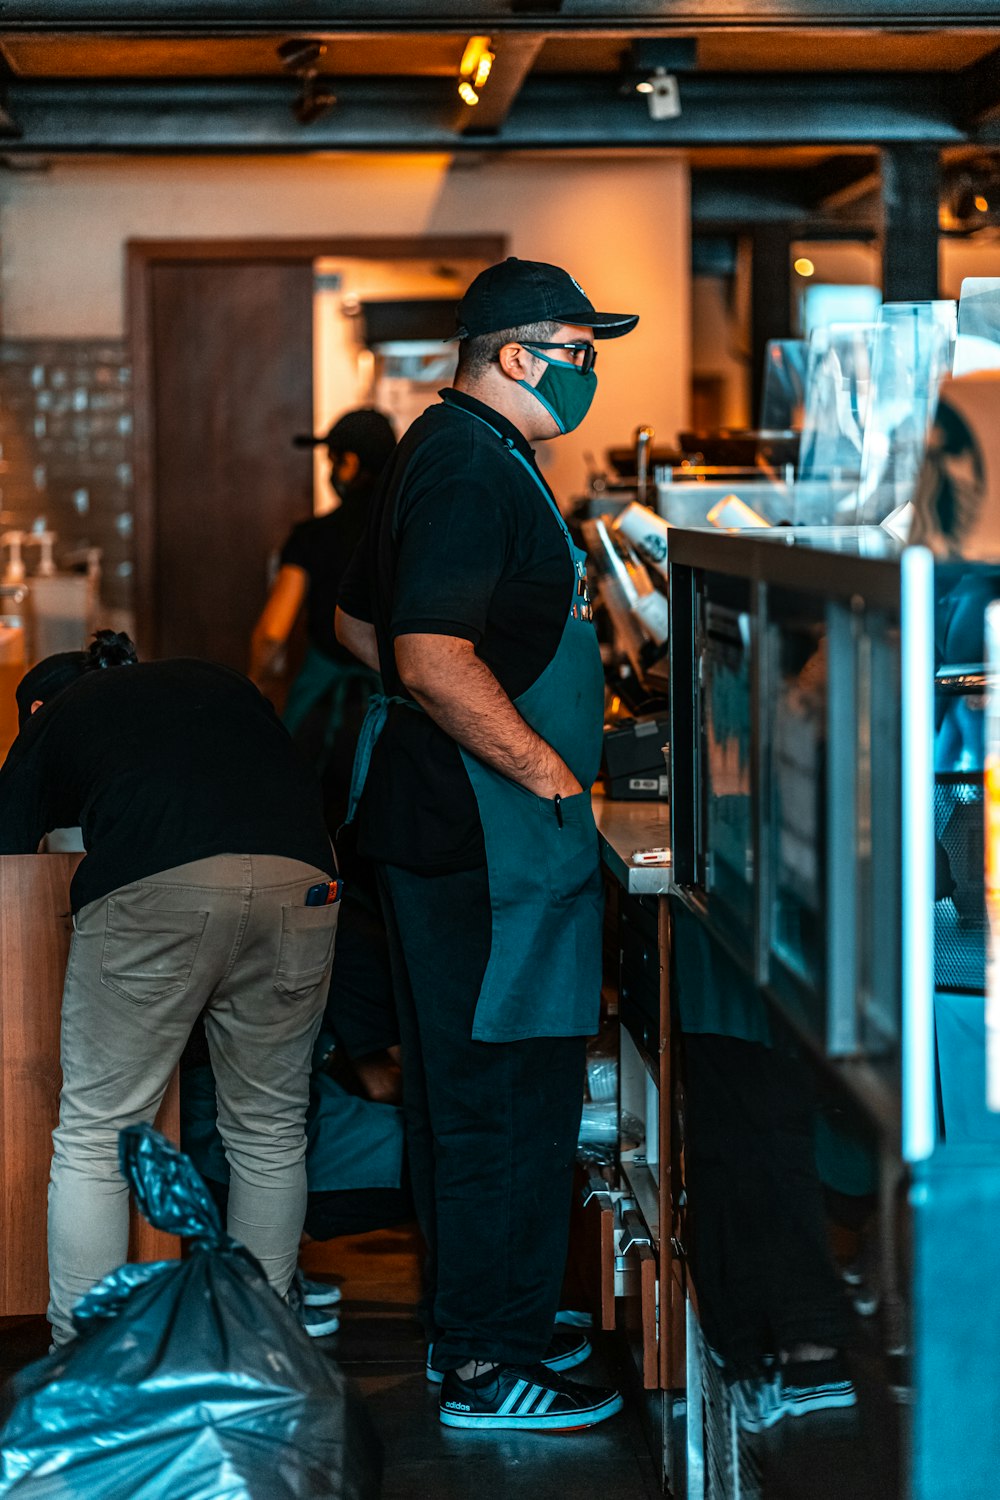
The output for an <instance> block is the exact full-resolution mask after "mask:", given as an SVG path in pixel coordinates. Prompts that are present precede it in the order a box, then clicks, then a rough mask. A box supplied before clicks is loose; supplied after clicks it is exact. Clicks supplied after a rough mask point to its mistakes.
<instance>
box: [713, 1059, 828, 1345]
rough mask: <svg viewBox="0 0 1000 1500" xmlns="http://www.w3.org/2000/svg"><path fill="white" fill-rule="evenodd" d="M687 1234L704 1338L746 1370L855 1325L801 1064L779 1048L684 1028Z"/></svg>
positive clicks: (806, 1074) (807, 1080) (824, 1340)
mask: <svg viewBox="0 0 1000 1500" xmlns="http://www.w3.org/2000/svg"><path fill="white" fill-rule="evenodd" d="M684 1072H685V1142H684V1162H685V1181H686V1186H687V1190H688V1202H689V1210H688V1212H689V1224H688V1231H689V1232H688V1238H689V1249H690V1254H691V1264H692V1269H693V1271H694V1277H695V1284H696V1286H697V1288H698V1303H699V1308H700V1313H701V1322H702V1327H703V1328H704V1330H705V1337H706V1338H707V1339H708V1342H709V1343H710V1344H711V1345H712V1347H713V1348H714V1349H717V1350H718V1352H719V1353H720V1354H722V1355H723V1356H724V1358H725V1359H726V1361H727V1362H728V1363H729V1364H730V1365H731V1366H732V1368H733V1369H734V1370H736V1371H738V1372H740V1373H749V1372H751V1371H752V1370H753V1369H754V1368H756V1367H757V1365H758V1363H759V1360H760V1357H761V1356H762V1355H764V1354H777V1353H779V1352H780V1351H781V1350H787V1349H790V1348H792V1347H793V1346H794V1345H795V1344H800V1343H814V1344H829V1345H833V1346H834V1347H837V1348H842V1347H843V1345H844V1344H845V1342H846V1341H847V1338H848V1335H849V1332H850V1322H849V1316H848V1311H847V1304H846V1302H845V1300H844V1296H843V1294H842V1291H841V1287H840V1283H839V1280H838V1277H837V1274H836V1271H835V1270H834V1266H833V1260H832V1257H831V1254H830V1249H829V1244H828V1241H827V1235H826V1227H825V1222H824V1215H823V1198H822V1188H821V1185H820V1180H819V1173H818V1172H817V1169H816V1155H815V1129H814V1119H815V1109H814V1102H813V1097H812V1089H811V1086H810V1078H809V1072H808V1068H807V1066H806V1064H805V1063H804V1062H803V1061H801V1060H800V1059H799V1058H797V1057H795V1056H794V1055H792V1054H791V1053H790V1052H788V1051H786V1050H785V1049H783V1048H781V1047H778V1046H775V1048H774V1049H773V1050H772V1049H770V1048H767V1047H763V1046H761V1045H760V1044H759V1043H757V1042H744V1041H739V1040H737V1039H735V1038H733V1037H725V1036H685V1037H684Z"/></svg>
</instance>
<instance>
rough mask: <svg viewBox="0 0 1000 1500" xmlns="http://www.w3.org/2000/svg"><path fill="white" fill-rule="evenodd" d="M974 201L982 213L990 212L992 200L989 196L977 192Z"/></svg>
mask: <svg viewBox="0 0 1000 1500" xmlns="http://www.w3.org/2000/svg"><path fill="white" fill-rule="evenodd" d="M973 201H974V202H975V205H976V207H977V208H978V210H979V212H980V213H981V214H988V213H989V211H990V201H989V199H988V198H984V197H983V195H982V193H977V194H976V196H975V199H974V200H973Z"/></svg>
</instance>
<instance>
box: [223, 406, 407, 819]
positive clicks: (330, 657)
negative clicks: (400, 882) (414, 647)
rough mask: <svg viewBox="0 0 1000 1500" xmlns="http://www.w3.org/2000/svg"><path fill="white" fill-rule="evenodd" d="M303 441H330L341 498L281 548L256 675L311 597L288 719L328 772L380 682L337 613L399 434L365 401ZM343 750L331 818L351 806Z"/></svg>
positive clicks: (253, 656)
mask: <svg viewBox="0 0 1000 1500" xmlns="http://www.w3.org/2000/svg"><path fill="white" fill-rule="evenodd" d="M295 441H296V443H297V444H298V445H299V446H303V447H325V448H326V450H327V453H328V454H329V458H330V486H331V488H332V489H333V491H334V492H335V494H336V495H337V496H338V498H339V500H340V504H339V505H338V506H337V508H336V509H335V510H332V511H329V512H328V513H327V514H325V515H321V516H313V517H310V519H309V520H307V521H302V522H300V523H299V524H298V525H297V526H295V527H293V528H292V531H291V533H290V535H289V537H288V539H287V541H286V542H285V545H284V547H283V548H282V549H281V566H280V569H279V571H278V576H277V578H276V579H275V581H274V586H273V587H272V589H271V594H270V597H269V598H268V601H267V603H266V604H265V606H264V609H263V611H262V613H261V616H260V619H259V620H258V621H257V624H256V626H255V627H254V632H253V636H252V638H251V646H250V677H251V678H252V680H253V681H254V682H255V683H256V684H257V686H258V687H260V688H263V687H264V686H265V684H266V682H267V680H268V678H269V677H270V676H271V674H272V673H273V671H274V667H275V664H276V662H277V661H278V659H279V657H280V654H281V651H282V650H283V648H284V646H285V644H286V643H287V641H288V638H289V636H290V635H291V632H292V627H293V626H294V624H295V621H296V619H297V618H298V615H299V611H300V610H301V609H302V607H303V605H305V610H306V632H307V636H308V642H309V645H308V651H307V654H306V658H305V661H304V662H303V664H302V668H301V670H300V671H299V672H298V673H297V675H296V677H295V681H294V682H293V683H292V685H291V687H290V689H289V693H288V701H287V703H286V705H285V711H284V714H283V719H284V722H285V726H286V728H287V729H288V730H289V733H291V734H292V735H293V737H294V738H295V739H296V740H297V741H298V742H299V744H300V746H301V748H302V749H303V750H304V751H305V753H306V754H308V755H309V756H310V758H311V759H312V760H313V761H314V762H315V763H316V764H317V767H318V769H319V770H320V771H321V772H322V771H323V770H324V769H326V767H327V765H328V763H329V761H330V760H331V757H332V756H335V755H336V747H335V741H336V740H337V737H338V730H339V729H340V727H341V725H342V724H344V723H345V721H347V720H349V719H350V717H351V714H352V712H354V713H355V717H356V719H357V722H358V723H360V717H361V715H362V714H363V713H364V708H365V704H366V702H367V694H368V692H369V691H370V690H371V688H373V687H377V686H378V683H377V679H376V677H375V675H374V674H373V673H371V672H369V671H368V670H367V669H364V668H359V666H358V662H357V660H356V658H355V657H354V656H352V655H351V653H350V652H349V651H345V650H344V648H343V646H341V645H340V644H339V643H338V641H337V637H336V633H335V631H334V613H335V610H336V606H337V595H338V593H339V591H340V582H341V579H342V578H343V576H344V571H345V569H346V567H347V564H348V562H349V560H350V557H351V554H352V552H353V551H354V549H355V547H356V546H357V544H358V540H359V538H360V537H361V534H362V532H363V531H364V528H365V522H366V520H367V518H368V502H369V500H370V499H371V494H372V490H373V489H374V486H375V481H376V480H377V479H378V476H379V474H380V473H381V471H382V469H383V468H384V466H385V464H386V461H387V459H388V458H389V455H390V454H391V452H392V450H393V448H394V447H395V446H396V435H395V433H394V432H393V429H392V424H391V422H390V421H389V419H388V417H386V416H384V415H383V414H382V412H380V411H376V410H375V409H374V408H373V407H358V408H357V409H355V410H353V411H348V412H345V413H344V414H343V416H341V417H339V418H338V420H337V421H336V422H334V424H333V426H332V427H331V428H330V430H329V432H328V433H327V434H326V435H325V436H324V437H312V436H308V437H300V438H296V439H295ZM359 701H360V711H358V709H357V704H358V702H359ZM354 727H355V729H356V728H357V724H355V726H354ZM348 738H349V737H348ZM344 753H345V755H346V758H347V772H343V774H341V775H340V776H337V775H336V774H335V773H334V774H333V775H332V777H331V779H330V783H329V784H328V785H327V787H326V792H327V798H328V801H330V802H331V804H332V807H331V809H330V817H331V821H333V820H336V821H337V822H339V821H340V818H341V817H342V816H343V806H342V797H341V796H339V795H337V790H336V784H337V783H338V782H343V781H345V780H346V778H347V774H348V772H349V769H350V756H351V755H352V754H353V744H349V745H348V748H347V750H346V752H344Z"/></svg>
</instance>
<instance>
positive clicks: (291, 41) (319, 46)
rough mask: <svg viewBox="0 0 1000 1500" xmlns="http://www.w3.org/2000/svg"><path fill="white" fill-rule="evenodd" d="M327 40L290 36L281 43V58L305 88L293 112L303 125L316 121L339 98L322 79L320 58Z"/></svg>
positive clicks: (296, 101) (282, 62)
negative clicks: (320, 78)
mask: <svg viewBox="0 0 1000 1500" xmlns="http://www.w3.org/2000/svg"><path fill="white" fill-rule="evenodd" d="M325 52H326V43H325V42H321V41H318V40H317V39H316V38H315V37H308V36H301V37H289V38H288V40H287V41H285V42H282V43H281V44H280V46H279V47H278V58H279V60H280V62H281V66H282V67H283V68H284V70H285V72H286V73H292V74H294V76H295V77H296V78H298V79H299V80H300V81H301V84H302V90H301V92H300V94H299V96H298V98H297V99H295V100H293V102H292V114H293V115H294V116H295V118H296V119H297V120H298V122H299V124H300V125H312V124H313V122H314V121H315V120H318V119H319V118H320V116H321V115H325V114H326V112H327V110H328V109H332V108H333V106H334V105H335V104H336V102H337V96H336V94H334V93H333V91H332V90H331V89H329V88H328V87H327V86H326V85H325V84H323V83H321V82H320V80H319V60H320V58H321V57H323V56H324V54H325Z"/></svg>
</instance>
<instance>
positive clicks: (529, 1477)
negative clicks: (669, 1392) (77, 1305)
mask: <svg viewBox="0 0 1000 1500" xmlns="http://www.w3.org/2000/svg"><path fill="white" fill-rule="evenodd" d="M302 1264H303V1268H304V1269H305V1270H307V1271H308V1272H310V1274H318V1275H320V1276H326V1275H328V1274H329V1275H335V1276H336V1279H337V1280H338V1281H339V1282H340V1283H341V1286H342V1290H343V1294H344V1302H343V1309H342V1310H343V1317H342V1323H341V1331H340V1333H338V1334H336V1335H335V1336H334V1337H332V1338H330V1339H325V1340H323V1341H322V1343H321V1345H320V1347H321V1348H323V1349H324V1351H327V1352H329V1354H330V1357H331V1358H332V1359H336V1360H337V1361H338V1362H339V1363H340V1364H341V1365H342V1367H343V1368H344V1370H345V1371H347V1373H348V1374H349V1375H350V1376H351V1377H352V1378H353V1379H354V1380H355V1381H356V1383H357V1385H358V1387H359V1389H360V1390H361V1391H362V1392H363V1393H364V1395H365V1396H366V1398H367V1400H368V1405H369V1409H370V1411H371V1415H372V1418H373V1420H374V1422H375V1426H376V1428H377V1429H378V1431H379V1433H380V1435H381V1438H382V1441H383V1444H384V1447H385V1479H384V1487H383V1496H384V1500H469V1497H470V1496H471V1497H475V1500H513V1497H517V1500H522V1497H523V1500H529V1497H530V1500H567V1497H572V1496H587V1495H596V1496H599V1497H600V1500H654V1497H656V1496H658V1495H659V1490H658V1488H657V1486H656V1482H655V1478H654V1471H653V1465H652V1462H651V1460H650V1458H649V1455H648V1452H647V1450H646V1447H645V1444H644V1441H643V1437H642V1434H641V1431H640V1429H639V1424H638V1419H637V1417H636V1415H635V1413H634V1412H632V1411H630V1410H628V1409H626V1411H625V1412H623V1413H622V1414H621V1415H619V1416H617V1417H613V1418H612V1419H611V1420H610V1421H609V1422H606V1423H604V1424H603V1425H602V1426H600V1427H597V1428H595V1429H593V1431H591V1432H582V1433H572V1434H568V1435H566V1436H558V1435H556V1434H546V1433H535V1434H531V1433H523V1434H511V1433H498V1434H496V1435H495V1436H492V1437H491V1436H489V1435H487V1434H485V1433H478V1432H475V1433H465V1432H456V1431H455V1430H453V1429H447V1428H444V1427H442V1426H441V1425H440V1423H439V1422H438V1420H437V1389H436V1388H434V1387H430V1386H428V1384H427V1382H426V1380H425V1379H424V1356H425V1348H424V1343H423V1338H422V1335H421V1331H420V1327H419V1324H418V1323H417V1320H416V1316H415V1306H416V1301H417V1295H418V1286H419V1269H418V1248H417V1241H416V1236H415V1234H413V1233H412V1232H411V1231H409V1230H400V1231H383V1232H379V1233H377V1234H370V1235H362V1236H359V1237H357V1238H355V1239H346V1240H340V1241H337V1242H336V1243H332V1244H330V1245H324V1246H314V1247H311V1248H310V1250H308V1251H307V1252H306V1253H305V1254H304V1256H303V1260H302ZM47 1346H48V1325H47V1324H46V1323H45V1322H44V1320H42V1319H40V1318H26V1319H19V1320H15V1321H13V1322H10V1323H7V1324H6V1325H2V1324H0V1379H6V1378H7V1377H8V1376H9V1375H11V1374H12V1373H13V1372H14V1371H15V1370H17V1369H19V1368H20V1367H21V1366H22V1365H23V1364H26V1363H28V1361H29V1360H32V1359H37V1358H38V1357H40V1356H41V1355H43V1354H44V1353H45V1351H46V1348H47ZM609 1352H610V1351H608V1350H604V1349H599V1350H598V1353H597V1354H596V1356H595V1358H594V1359H593V1360H591V1361H590V1362H589V1363H588V1364H586V1365H584V1366H582V1367H581V1369H580V1370H579V1371H578V1372H577V1371H574V1372H573V1373H574V1376H575V1375H577V1374H579V1376H580V1378H581V1379H584V1380H587V1381H591V1382H593V1383H595V1384H600V1383H602V1382H608V1383H611V1382H612V1381H613V1379H614V1375H613V1371H612V1369H611V1368H610V1367H609V1366H608V1364H607V1363H606V1362H605V1359H606V1356H607V1354H608V1353H609Z"/></svg>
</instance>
